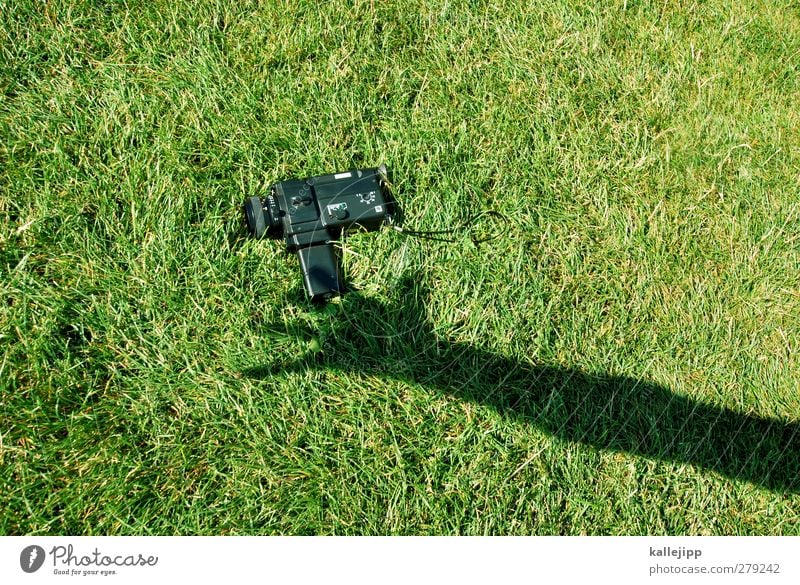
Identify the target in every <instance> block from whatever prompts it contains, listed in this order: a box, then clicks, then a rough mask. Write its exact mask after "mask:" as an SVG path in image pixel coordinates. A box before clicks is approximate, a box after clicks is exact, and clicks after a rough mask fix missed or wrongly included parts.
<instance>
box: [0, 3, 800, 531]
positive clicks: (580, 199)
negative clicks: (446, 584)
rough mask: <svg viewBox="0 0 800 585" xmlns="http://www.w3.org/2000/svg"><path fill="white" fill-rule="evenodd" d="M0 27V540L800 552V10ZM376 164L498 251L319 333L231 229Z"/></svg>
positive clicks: (349, 314) (171, 9)
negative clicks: (497, 232)
mask: <svg viewBox="0 0 800 585" xmlns="http://www.w3.org/2000/svg"><path fill="white" fill-rule="evenodd" d="M0 12H1V13H2V15H3V16H2V20H1V21H0V22H2V26H1V27H0V222H2V223H1V224H0V274H1V275H2V279H1V280H0V287H2V297H3V300H2V302H1V303H0V346H1V347H2V354H3V357H2V363H0V388H1V390H2V393H1V394H0V401H1V402H0V416H1V417H2V423H0V425H1V426H0V467H1V468H2V473H0V486H1V487H2V489H1V490H0V532H2V533H6V534H21V533H30V534H65V533H80V534H102V533H108V534H165V533H166V534H171V533H187V534H188V533H199V534H212V533H223V534H260V533H267V534H271V533H290V534H306V533H315V534H316V533H324V534H327V533H336V534H407V533H410V534H429V533H434V534H442V533H444V534H450V533H464V534H596V533H603V534H682V533H686V534H728V533H731V534H798V533H800V528H799V527H800V485H799V483H800V478H799V477H798V476H800V463H799V462H798V459H799V458H800V454H799V452H800V450H799V449H798V445H800V436H798V432H797V430H798V420H800V392H799V391H798V388H800V360H798V343H800V319H798V317H797V316H798V315H800V293H799V292H798V291H800V211H799V210H798V205H797V194H798V191H800V173H798V168H800V160H799V159H800V137H798V131H797V128H798V124H800V120H799V119H798V114H797V104H798V103H800V82H799V81H798V65H797V64H798V62H799V61H800V8H799V7H798V4H797V2H755V1H746V2H731V1H726V0H714V1H710V2H704V3H693V2H666V3H662V2H646V1H642V2H637V1H635V0H627V1H622V2H619V1H617V2H610V3H606V2H597V3H590V2H568V1H557V2H547V3H533V4H530V5H528V6H525V7H524V8H522V7H521V5H520V4H518V3H513V2H501V1H498V0H494V1H488V2H412V3H409V2H374V3H372V2H341V1H335V2H327V3H322V4H320V3H305V2H302V3H301V2H296V3H295V2H266V3H248V2H241V3H238V5H237V6H236V7H228V6H226V4H225V3H221V2H220V3H215V2H200V3H194V2H192V3H189V2H181V1H171V2H85V3H80V2H60V3H59V2H55V3H46V4H44V3H33V2H28V1H20V2H6V3H4V5H3V6H2V10H0ZM380 162H385V163H386V164H387V165H388V166H389V167H390V169H392V170H393V172H394V176H395V193H396V196H397V198H398V199H399V200H400V203H401V204H402V206H403V208H404V209H405V215H406V224H407V225H408V226H409V227H416V228H420V229H442V228H444V227H448V226H450V225H452V224H454V223H458V222H460V221H463V220H464V219H465V218H467V217H468V216H469V215H470V213H471V212H473V211H479V210H484V209H498V210H501V211H502V212H503V213H504V214H505V215H506V216H507V217H508V219H509V225H508V227H507V228H503V230H504V233H503V236H502V237H501V238H499V239H497V240H494V241H493V242H492V243H491V244H483V245H481V246H478V247H475V246H473V245H472V244H471V242H470V238H469V234H468V233H464V234H463V238H461V239H460V240H459V241H458V242H457V243H456V244H436V243H425V242H421V241H416V240H413V239H403V238H401V237H400V236H398V235H397V234H395V233H392V232H389V231H384V232H381V233H378V234H368V235H363V236H354V237H351V238H348V239H347V240H346V241H345V242H344V243H343V251H342V255H343V262H344V265H345V268H346V272H347V274H348V278H349V281H350V282H351V284H352V285H353V286H354V287H355V288H357V289H358V292H357V293H355V294H351V295H348V296H346V297H344V298H343V299H342V300H341V302H337V303H333V304H331V305H330V306H328V307H327V308H325V309H313V308H311V307H309V306H308V305H307V304H306V303H305V302H304V300H303V298H302V292H301V289H300V275H299V270H298V267H297V264H296V261H295V260H294V259H292V258H289V257H286V256H285V255H284V253H283V252H282V250H281V246H280V245H279V243H277V242H274V241H258V242H255V241H250V240H247V239H246V238H244V237H243V232H242V227H241V224H240V208H239V205H240V204H241V202H242V201H243V200H244V198H245V197H246V196H250V195H254V194H261V193H263V190H264V188H265V187H266V186H267V185H268V184H270V183H271V182H274V181H276V180H280V179H286V178H290V177H298V176H300V177H302V176H308V175H311V174H317V173H322V172H330V171H333V170H341V169H346V168H351V167H355V166H375V165H377V164H378V163H380ZM479 228H480V229H492V228H491V226H483V227H481V226H479ZM494 229H497V228H494Z"/></svg>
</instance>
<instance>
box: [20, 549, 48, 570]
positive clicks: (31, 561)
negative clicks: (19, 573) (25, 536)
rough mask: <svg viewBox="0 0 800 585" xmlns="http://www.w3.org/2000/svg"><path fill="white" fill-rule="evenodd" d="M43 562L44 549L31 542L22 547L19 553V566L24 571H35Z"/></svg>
mask: <svg viewBox="0 0 800 585" xmlns="http://www.w3.org/2000/svg"><path fill="white" fill-rule="evenodd" d="M43 564H44V549H43V548H42V547H41V546H39V545H38V544H32V545H30V546H26V547H25V548H23V549H22V552H21V553H20V554H19V566H20V567H22V570H23V571H25V572H26V573H35V572H36V571H38V570H39V569H41V568H42V565H43Z"/></svg>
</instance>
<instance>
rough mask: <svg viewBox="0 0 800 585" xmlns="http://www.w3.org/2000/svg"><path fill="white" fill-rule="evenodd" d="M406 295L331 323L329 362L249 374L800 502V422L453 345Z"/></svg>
mask: <svg viewBox="0 0 800 585" xmlns="http://www.w3.org/2000/svg"><path fill="white" fill-rule="evenodd" d="M404 290H405V291H406V292H407V293H408V294H405V295H401V296H403V298H404V301H403V302H402V303H400V304H398V305H388V304H384V303H382V302H378V301H375V300H372V299H369V298H367V297H365V296H363V295H361V294H359V293H351V294H349V295H346V296H345V297H343V299H342V301H341V305H340V306H339V307H338V308H337V310H336V314H335V315H332V316H331V317H330V324H331V330H330V331H328V334H327V336H326V340H327V341H326V342H325V344H324V347H323V350H322V351H320V352H317V353H314V354H310V355H308V356H306V358H304V359H302V360H300V361H296V362H290V363H274V364H269V365H266V364H265V365H263V366H260V367H255V368H249V369H247V370H246V371H245V372H244V373H245V375H247V376H249V377H252V378H259V379H263V378H266V377H269V376H272V375H275V374H277V373H279V372H281V371H297V370H303V369H323V368H335V369H340V370H347V371H351V372H358V373H363V374H364V375H371V376H374V375H375V374H376V373H380V375H385V376H386V377H389V378H394V379H398V380H403V381H407V382H414V383H417V384H421V385H423V386H425V387H426V388H429V389H430V390H432V391H436V392H441V393H445V394H447V395H450V396H454V397H457V398H458V399H461V400H465V401H470V402H474V403H479V404H483V405H487V406H490V407H492V408H494V409H496V410H497V411H499V412H500V413H502V414H503V415H504V416H508V417H511V418H515V419H520V420H524V421H525V422H527V423H529V424H531V425H533V426H535V427H537V428H539V429H541V430H543V431H545V432H547V433H549V434H551V435H553V436H554V437H558V438H559V439H562V440H566V441H570V442H574V443H581V444H585V445H591V446H592V447H595V448H597V449H603V450H607V451H615V452H624V453H629V454H632V455H636V456H640V457H645V458H648V459H654V460H661V461H668V462H677V463H685V464H690V465H694V466H697V467H700V468H704V469H707V470H710V471H713V472H715V473H719V474H721V475H723V476H726V477H728V478H730V479H734V480H742V481H747V482H750V483H753V484H756V485H759V486H762V487H764V488H767V489H769V490H773V491H780V492H787V493H800V423H798V422H790V421H786V420H780V419H776V418H766V417H762V416H755V415H749V414H744V413H742V412H737V411H735V410H731V409H728V408H722V407H718V406H713V405H710V404H705V403H703V402H698V401H695V400H691V399H690V398H687V397H685V396H682V395H680V394H677V393H675V392H673V391H671V390H670V389H669V388H665V387H664V386H661V385H659V384H655V383H653V382H649V381H645V380H639V379H635V378H629V377H626V376H613V375H602V374H595V373H591V374H590V373H586V372H582V371H580V370H578V369H572V368H564V367H556V366H551V365H532V364H530V363H526V362H523V361H518V360H514V359H509V358H507V357H504V356H502V355H497V354H495V353H492V352H490V351H486V350H484V349H482V348H480V347H478V346H476V345H472V344H466V343H460V342H452V341H449V340H448V339H447V337H446V334H445V333H444V332H441V331H435V330H434V329H433V327H432V326H431V325H430V323H429V322H428V321H427V320H426V318H425V314H426V312H425V309H424V306H423V300H424V299H425V298H427V294H426V293H427V291H426V290H425V289H424V288H421V287H420V286H419V284H415V285H413V286H412V285H409V284H408V283H406V285H404Z"/></svg>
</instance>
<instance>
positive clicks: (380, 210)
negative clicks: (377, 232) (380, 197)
mask: <svg viewBox="0 0 800 585" xmlns="http://www.w3.org/2000/svg"><path fill="white" fill-rule="evenodd" d="M375 213H383V205H376V206H375Z"/></svg>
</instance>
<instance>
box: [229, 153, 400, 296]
mask: <svg viewBox="0 0 800 585" xmlns="http://www.w3.org/2000/svg"><path fill="white" fill-rule="evenodd" d="M387 183H388V172H387V170H386V167H385V166H384V165H381V166H379V167H377V168H370V169H353V170H350V171H344V172H341V173H333V174H329V175H318V176H315V177H309V178H307V179H302V180H299V179H290V180H287V181H281V182H279V183H275V184H274V185H272V186H271V187H270V192H269V195H267V196H266V197H250V198H248V199H247V200H246V201H245V203H244V213H245V218H246V220H247V226H248V228H249V230H250V234H251V235H252V236H253V237H256V238H262V237H264V236H267V237H272V238H281V237H283V238H284V240H285V242H286V250H287V251H288V252H292V253H295V254H297V257H298V259H299V260H300V269H301V271H302V273H303V285H304V287H305V290H306V294H307V295H308V297H309V298H310V299H311V300H312V301H321V300H325V299H328V298H330V297H331V296H333V295H335V294H340V293H343V292H344V290H345V287H344V283H343V281H342V277H341V270H340V267H339V258H338V255H337V253H336V249H335V248H334V246H333V242H335V241H337V240H338V239H339V238H340V237H341V235H342V233H344V232H346V231H348V230H351V229H358V228H360V229H362V230H364V231H375V230H377V229H380V227H381V226H383V225H384V224H386V223H388V222H389V221H391V218H392V214H393V213H394V208H395V205H394V201H393V199H392V197H391V193H390V191H389V189H388V185H387Z"/></svg>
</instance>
